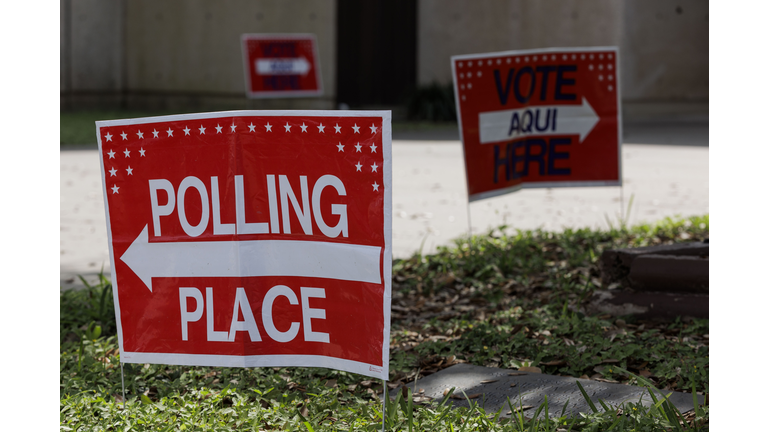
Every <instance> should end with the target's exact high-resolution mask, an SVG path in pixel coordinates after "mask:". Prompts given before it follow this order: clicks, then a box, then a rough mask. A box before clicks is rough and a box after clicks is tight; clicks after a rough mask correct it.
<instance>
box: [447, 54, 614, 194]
mask: <svg viewBox="0 0 768 432" xmlns="http://www.w3.org/2000/svg"><path fill="white" fill-rule="evenodd" d="M618 54H619V52H618V49H617V48H615V47H598V48H553V49H541V50H526V51H506V52H495V53H487V54H471V55H459V56H453V57H451V66H452V69H453V82H454V93H455V95H456V105H457V111H458V117H459V128H460V131H461V138H462V142H463V146H464V163H465V168H466V175H467V188H468V193H469V200H470V201H475V200H479V199H483V198H490V197H493V196H496V195H501V194H504V193H508V192H512V191H514V190H517V189H520V188H534V187H563V186H619V185H621V164H620V155H621V152H620V150H621V147H620V146H621V111H620V104H619V100H620V99H619V82H618V80H619V76H618V65H619V62H618Z"/></svg>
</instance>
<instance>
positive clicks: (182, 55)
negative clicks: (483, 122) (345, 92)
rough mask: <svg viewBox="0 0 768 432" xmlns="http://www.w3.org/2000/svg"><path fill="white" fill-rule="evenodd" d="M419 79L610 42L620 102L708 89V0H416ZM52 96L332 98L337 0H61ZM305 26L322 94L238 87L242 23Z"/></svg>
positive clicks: (260, 104)
mask: <svg viewBox="0 0 768 432" xmlns="http://www.w3.org/2000/svg"><path fill="white" fill-rule="evenodd" d="M417 1H418V24H417V27H418V28H417V31H418V47H417V52H418V54H417V55H418V61H417V64H418V66H417V68H418V71H417V80H418V83H419V84H423V85H425V84H429V83H431V82H432V81H438V82H441V83H448V82H450V80H451V75H450V63H449V60H450V57H451V55H455V54H468V53H479V52H490V51H504V50H513V49H527V48H537V47H554V46H562V47H569V46H594V45H618V46H619V47H620V50H621V84H622V97H623V98H624V100H625V102H627V101H630V102H659V101H661V102H671V101H676V102H690V101H698V102H703V103H704V104H705V105H704V106H705V108H704V109H706V101H707V100H708V98H709V3H708V2H707V1H701V0H679V1H676V2H668V1H666V0H621V1H619V0H589V1H587V0H476V1H472V2H469V1H466V0H417ZM60 7H61V40H60V47H61V60H60V83H61V95H62V98H61V100H62V107H66V106H81V107H82V106H84V105H88V104H97V105H103V104H104V103H107V104H112V105H122V106H127V107H136V108H155V109H173V110H177V111H178V110H180V109H188V110H193V109H234V108H326V109H327V108H333V107H334V104H335V98H336V89H335V82H336V26H337V24H336V8H337V2H336V0H259V1H252V0H227V1H216V2H212V1H204V0H166V1H154V0H113V1H103V0H101V1H100V0H60ZM293 32H296V33H314V34H315V35H316V36H317V40H318V44H319V52H320V64H321V73H322V77H323V86H324V89H325V95H324V96H323V97H322V98H302V99H279V100H252V101H248V100H247V99H246V98H245V80H244V77H243V63H242V53H241V48H240V35H241V34H243V33H293Z"/></svg>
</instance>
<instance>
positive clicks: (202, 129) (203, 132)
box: [198, 125, 205, 135]
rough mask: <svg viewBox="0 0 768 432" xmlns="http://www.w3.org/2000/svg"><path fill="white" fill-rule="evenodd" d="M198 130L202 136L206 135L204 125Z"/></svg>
mask: <svg viewBox="0 0 768 432" xmlns="http://www.w3.org/2000/svg"><path fill="white" fill-rule="evenodd" d="M198 130H199V131H200V135H205V128H204V127H203V125H200V129H198Z"/></svg>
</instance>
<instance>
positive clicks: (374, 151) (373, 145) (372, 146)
mask: <svg viewBox="0 0 768 432" xmlns="http://www.w3.org/2000/svg"><path fill="white" fill-rule="evenodd" d="M371 153H376V144H371Z"/></svg>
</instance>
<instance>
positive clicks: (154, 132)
mask: <svg viewBox="0 0 768 432" xmlns="http://www.w3.org/2000/svg"><path fill="white" fill-rule="evenodd" d="M159 133H160V132H158V131H156V130H153V131H152V138H157V134H159Z"/></svg>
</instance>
